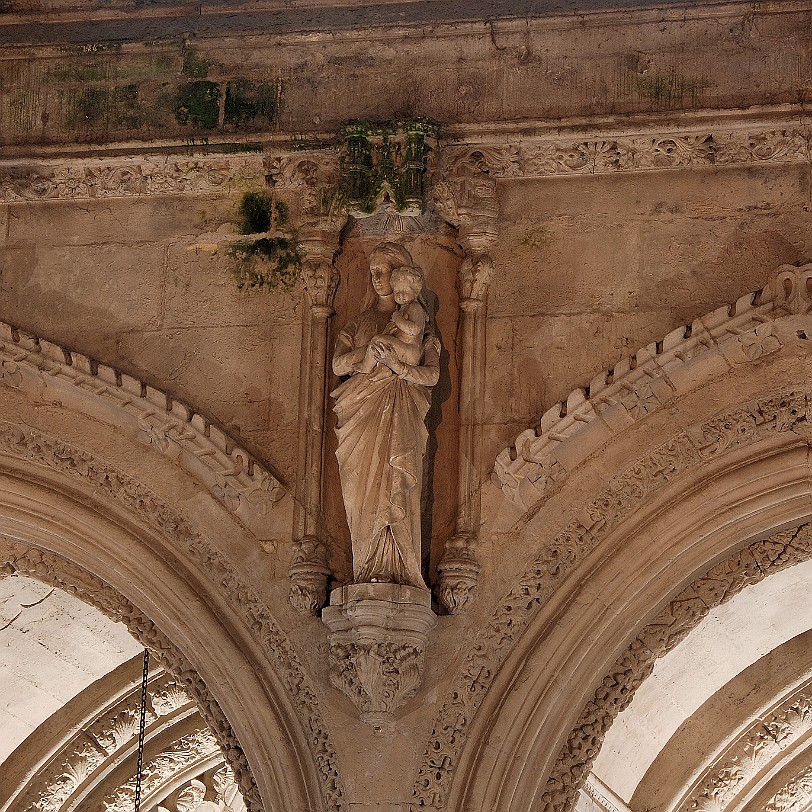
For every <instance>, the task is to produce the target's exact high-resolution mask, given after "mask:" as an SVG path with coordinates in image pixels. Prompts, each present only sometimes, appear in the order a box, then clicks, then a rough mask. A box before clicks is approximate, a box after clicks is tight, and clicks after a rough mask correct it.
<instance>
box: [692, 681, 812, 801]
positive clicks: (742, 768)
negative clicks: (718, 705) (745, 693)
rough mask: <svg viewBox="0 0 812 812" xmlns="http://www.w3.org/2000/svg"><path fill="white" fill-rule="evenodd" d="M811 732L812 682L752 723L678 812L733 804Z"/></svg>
mask: <svg viewBox="0 0 812 812" xmlns="http://www.w3.org/2000/svg"><path fill="white" fill-rule="evenodd" d="M810 731H812V680H807V681H806V682H805V683H803V684H802V685H800V686H798V687H796V688H794V689H793V690H792V691H791V692H790V693H789V694H788V695H785V696H782V697H781V698H780V700H779V701H778V702H776V703H775V704H774V705H773V706H772V707H771V708H770V709H769V710H768V711H767V712H765V713H762V714H761V716H760V717H759V718H758V719H756V720H755V721H753V722H752V723H751V724H750V725H749V726H748V727H747V728H746V729H745V730H743V731H741V732H740V734H739V735H738V737H737V738H736V739H735V740H734V741H732V742H731V743H729V744H728V745H727V746H726V747H725V750H724V752H723V753H722V754H721V755H720V756H719V757H718V758H717V759H716V760H715V761H714V762H713V763H712V764H711V765H710V766H709V767H707V768H706V769H705V770H704V772H703V773H702V775H701V776H700V777H699V778H698V779H696V780H695V781H694V782H693V785H692V786H691V789H690V790H689V792H688V793H686V796H685V797H684V798H683V799H681V801H680V803H679V806H678V807H677V809H678V810H679V812H717V810H719V809H724V808H726V807H728V806H729V805H730V804H731V803H733V802H734V801H735V800H736V798H737V797H738V796H739V795H740V794H741V793H742V792H744V791H746V789H747V787H748V786H749V785H750V782H752V781H753V780H754V779H756V778H757V777H758V775H759V774H764V772H765V770H766V769H767V768H768V766H769V765H770V764H772V763H774V762H775V761H776V760H778V759H780V758H782V757H784V756H785V755H786V754H787V753H790V752H792V748H793V747H794V746H796V745H798V744H799V743H802V742H805V740H806V739H807V737H808V735H809V733H810Z"/></svg>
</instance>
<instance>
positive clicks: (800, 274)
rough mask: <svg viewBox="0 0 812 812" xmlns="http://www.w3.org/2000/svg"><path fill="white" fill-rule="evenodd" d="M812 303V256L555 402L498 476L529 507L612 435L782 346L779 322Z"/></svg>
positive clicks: (499, 464) (501, 463) (503, 461)
mask: <svg viewBox="0 0 812 812" xmlns="http://www.w3.org/2000/svg"><path fill="white" fill-rule="evenodd" d="M810 311H812V264H808V265H804V266H803V267H800V268H799V267H796V266H794V265H782V266H781V267H780V268H778V269H777V270H776V271H775V273H774V274H773V275H772V276H771V278H770V280H769V281H768V283H767V284H766V285H765V286H764V287H763V288H762V289H761V290H757V291H754V292H753V293H749V294H746V295H744V296H742V297H740V298H739V299H738V300H737V301H736V302H734V303H733V304H731V305H724V306H722V307H719V308H717V309H716V310H714V311H713V312H711V313H707V314H706V315H704V316H702V317H700V318H698V319H695V320H694V321H693V322H692V323H691V324H688V325H685V326H684V327H680V328H678V329H676V330H673V331H671V332H670V333H669V334H668V335H667V336H665V337H664V338H663V339H662V340H661V341H657V342H654V343H652V344H649V345H647V346H645V347H641V348H640V349H639V350H638V351H637V352H636V353H635V354H634V355H631V356H629V357H627V358H623V359H621V360H620V361H619V362H618V363H617V364H616V365H615V367H614V368H613V369H610V370H609V371H603V372H601V373H600V374H598V375H596V376H595V377H594V378H593V379H592V381H591V382H590V383H589V385H588V386H587V387H585V388H579V389H575V390H574V391H573V392H571V393H570V395H569V396H568V397H567V399H566V400H565V401H562V402H561V403H557V404H555V405H554V406H552V407H551V408H550V409H548V410H547V411H546V412H545V413H544V414H543V415H542V417H541V420H540V421H539V425H538V427H537V428H530V429H526V430H525V431H523V432H522V433H521V434H520V435H519V436H518V437H517V438H516V439H515V440H514V442H513V445H512V447H511V448H507V449H504V450H503V451H502V452H501V453H500V454H499V455H498V456H497V458H496V461H495V465H494V480H495V482H497V484H498V486H499V487H501V489H502V491H503V493H504V494H505V496H506V497H507V498H508V499H510V500H511V501H512V502H513V503H514V504H515V505H517V506H518V507H519V508H521V509H522V510H523V511H527V510H529V509H532V508H533V507H535V506H538V505H539V504H540V503H541V502H543V501H544V499H546V498H547V497H548V496H549V495H550V493H552V492H554V491H556V490H560V489H561V488H563V487H564V486H565V482H566V479H567V477H568V476H569V475H570V474H571V472H572V471H573V470H574V469H575V468H577V467H578V465H580V463H581V462H582V461H583V460H585V459H586V458H587V457H589V455H590V454H592V453H593V452H595V451H597V450H598V449H599V448H600V447H601V446H602V445H603V444H604V443H606V442H607V441H608V440H610V439H612V438H613V437H616V436H617V435H619V434H621V433H625V432H629V431H633V430H634V429H635V428H636V427H637V426H638V425H639V424H640V423H641V421H643V420H645V419H646V418H647V417H648V416H649V415H650V414H652V413H654V412H656V411H659V410H662V409H667V408H670V407H671V406H672V405H673V404H674V403H675V402H676V401H677V400H678V399H679V398H680V397H681V396H682V395H683V394H685V393H686V392H688V391H692V390H696V389H697V388H699V387H700V386H701V385H702V384H703V383H707V382H710V381H713V380H714V379H716V378H718V377H719V376H720V375H724V374H726V373H727V372H728V370H730V369H732V368H735V367H736V366H740V365H743V364H752V363H759V362H761V361H762V359H764V358H765V357H767V356H770V355H773V354H774V353H778V352H781V350H782V349H783V346H784V340H783V339H782V338H781V337H780V336H779V335H778V334H777V332H776V327H775V325H776V323H777V322H780V321H784V320H785V319H786V317H788V316H808V314H809V313H810ZM809 326H812V321H809ZM801 334H803V337H804V339H806V338H810V339H812V332H811V333H809V334H808V336H807V333H806V332H804V331H803V330H802V331H799V334H798V337H799V338H800V337H801Z"/></svg>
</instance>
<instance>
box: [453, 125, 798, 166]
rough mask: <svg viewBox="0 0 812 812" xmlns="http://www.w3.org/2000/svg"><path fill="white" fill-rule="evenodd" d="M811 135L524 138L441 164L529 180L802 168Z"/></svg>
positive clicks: (470, 149)
mask: <svg viewBox="0 0 812 812" xmlns="http://www.w3.org/2000/svg"><path fill="white" fill-rule="evenodd" d="M811 145H812V134H810V131H809V128H808V127H806V126H804V125H803V124H799V123H797V122H787V123H786V124H785V125H780V126H775V125H772V126H769V125H768V126H759V125H752V126H751V127H749V128H744V129H742V128H741V127H736V128H730V129H726V128H724V127H718V128H714V129H713V130H703V131H699V132H696V131H694V132H690V131H682V132H680V131H674V132H670V133H668V132H665V133H653V134H650V135H642V134H640V135H635V134H630V135H618V136H605V135H604V136H601V135H597V136H595V137H591V138H577V137H571V136H570V137H566V136H538V137H532V136H531V137H525V138H522V139H520V140H519V142H518V143H509V144H504V143H503V144H495V143H492V142H485V143H482V144H476V145H466V146H462V145H460V146H449V147H447V149H446V155H447V158H446V160H447V161H448V165H449V166H450V167H454V166H455V164H456V163H457V162H460V161H463V162H464V161H470V160H471V157H472V156H475V157H476V159H477V160H479V161H481V162H482V164H483V166H484V167H485V168H486V169H487V171H488V173H489V174H490V175H491V176H492V177H496V178H533V177H539V178H540V177H550V176H571V175H601V174H608V173H613V172H624V171H641V170H663V169H678V168H682V167H704V166H730V165H735V164H765V163H805V162H807V161H809V160H810V155H812V146H811Z"/></svg>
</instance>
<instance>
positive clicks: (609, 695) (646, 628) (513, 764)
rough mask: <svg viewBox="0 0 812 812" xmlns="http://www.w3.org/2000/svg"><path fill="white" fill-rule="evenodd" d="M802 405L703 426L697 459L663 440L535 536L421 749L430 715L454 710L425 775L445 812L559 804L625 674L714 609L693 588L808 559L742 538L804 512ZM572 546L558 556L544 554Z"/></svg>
mask: <svg viewBox="0 0 812 812" xmlns="http://www.w3.org/2000/svg"><path fill="white" fill-rule="evenodd" d="M808 402H809V395H806V394H803V393H797V392H795V393H792V392H787V393H783V394H781V395H777V396H773V397H767V398H763V399H760V400H758V401H755V402H753V403H750V404H744V405H743V407H739V408H738V409H734V410H730V411H728V412H725V413H722V414H720V415H719V416H718V417H717V418H715V419H713V420H710V421H706V422H705V423H703V424H701V427H704V428H706V429H709V428H713V429H716V430H719V429H720V428H721V427H724V432H725V434H726V436H727V442H722V443H720V444H719V446H718V448H717V449H715V450H714V452H713V453H712V454H711V456H710V457H707V458H702V457H699V456H698V455H695V456H693V458H692V457H691V451H690V449H691V448H692V446H691V444H690V443H686V444H683V442H681V441H680V438H679V437H677V438H672V440H671V441H669V442H666V443H665V444H663V445H662V446H660V447H659V448H657V449H655V451H654V452H653V453H652V454H650V455H649V456H648V457H646V458H644V459H643V460H641V461H640V462H639V463H638V464H637V465H635V466H632V468H631V469H629V470H628V471H626V472H625V475H622V476H620V477H617V478H616V479H614V480H613V481H612V482H611V483H610V485H609V487H608V488H607V489H606V490H605V491H604V493H602V494H600V495H599V496H598V498H597V499H595V500H593V501H592V502H591V503H590V505H591V506H592V505H596V504H601V505H602V506H603V508H604V510H605V511H608V513H606V512H605V514H604V515H605V518H606V521H605V522H603V523H597V524H596V525H594V526H593V527H592V528H591V530H590V529H588V528H585V527H583V526H580V527H579V531H580V534H579V532H577V531H575V530H574V529H573V528H570V529H569V530H568V531H565V533H563V534H559V536H557V537H556V538H555V539H554V540H553V541H552V543H551V544H550V545H548V547H547V550H546V552H545V554H543V555H542V556H541V557H540V558H539V559H537V562H536V564H535V565H534V568H531V570H530V571H528V572H527V573H525V575H524V576H523V578H522V580H521V585H520V586H518V587H517V588H516V589H515V590H514V591H513V592H511V593H510V594H509V595H508V596H506V597H505V599H504V600H503V601H502V602H501V603H500V609H499V610H498V612H497V613H496V615H495V616H494V617H493V618H492V620H491V622H490V624H489V626H488V629H487V632H486V634H484V635H483V636H482V637H483V639H482V641H481V644H480V645H478V646H476V647H475V648H474V650H473V651H472V652H471V653H469V655H468V656H467V658H466V666H465V668H464V671H463V675H462V677H461V679H459V680H457V681H456V684H455V686H454V690H453V693H452V701H451V702H450V703H447V705H446V706H444V709H443V711H442V712H441V715H440V721H441V724H435V733H434V734H433V737H432V742H431V744H430V746H431V745H433V747H434V751H435V752H442V746H441V747H438V746H437V744H435V742H439V741H441V737H442V736H443V734H444V727H443V725H442V722H444V721H445V719H449V718H450V714H451V713H454V714H456V717H455V718H456V719H457V720H459V719H464V720H465V723H464V724H463V725H462V726H461V725H460V724H459V721H458V722H457V724H456V726H454V735H455V736H456V737H457V739H458V743H459V744H458V746H457V747H456V749H452V748H448V749H449V751H450V752H447V753H446V761H445V767H446V773H445V774H439V773H435V775H437V777H438V779H439V780H438V785H439V787H440V788H444V787H443V784H442V783H441V781H442V779H445V787H448V788H450V789H449V790H447V791H448V795H447V796H446V798H445V804H446V808H449V809H457V808H465V804H466V802H470V798H472V797H478V798H486V799H487V803H488V806H489V808H493V809H500V810H501V809H504V810H507V809H511V810H519V809H522V810H526V809H530V808H536V807H540V808H543V809H544V810H545V812H552V810H555V812H563V810H565V809H567V808H568V804H569V803H570V801H571V800H574V797H575V794H576V793H577V790H578V788H579V786H580V784H581V782H582V781H583V780H584V779H585V778H586V777H587V775H588V772H589V765H590V764H591V762H592V760H593V759H594V757H595V755H596V754H597V752H598V750H599V747H600V743H601V741H602V738H603V735H604V734H605V732H606V730H607V729H608V726H609V724H611V721H612V720H613V719H614V717H615V715H616V714H617V712H619V709H620V708H622V707H623V706H625V702H626V701H628V699H630V698H631V694H632V693H633V692H634V690H635V689H636V687H637V685H638V684H639V683H638V682H636V681H635V680H638V679H639V680H640V681H642V679H644V678H645V677H646V676H647V675H648V673H650V670H651V668H652V667H653V663H654V660H655V659H656V657H658V656H661V655H662V654H663V653H665V651H666V650H667V647H668V646H669V645H675V644H676V642H678V641H679V639H681V638H682V636H684V634H686V633H687V631H689V630H690V628H691V627H692V626H691V622H698V621H699V619H701V617H703V616H704V615H705V614H706V613H707V611H708V610H709V606H711V605H712V601H710V600H708V601H707V602H706V601H705V600H703V598H702V597H701V595H697V593H696V591H695V590H696V589H697V588H702V589H703V592H706V593H709V594H711V595H712V596H717V597H718V598H719V600H720V601H721V600H726V599H727V598H729V597H730V596H732V595H733V594H735V592H736V591H738V590H739V589H741V588H743V587H744V586H746V585H747V584H748V583H752V582H755V581H757V580H760V579H761V578H763V577H765V576H766V575H769V574H771V573H772V572H774V571H777V569H778V568H782V567H784V566H790V565H791V564H794V563H798V562H799V561H801V560H805V559H806V558H809V557H810V556H811V555H812V544H810V540H809V537H808V536H807V535H806V533H804V534H801V535H799V536H798V537H797V539H796V538H795V536H794V534H793V533H790V534H789V535H788V536H787V537H786V538H784V537H783V536H782V535H781V534H779V535H778V536H777V537H775V538H772V539H769V540H768V541H767V542H764V543H761V544H752V545H750V544H748V543H747V541H746V540H747V539H752V538H764V537H765V536H767V535H769V534H770V533H771V532H773V531H774V528H776V527H781V526H782V525H785V524H787V523H790V524H791V523H797V522H798V521H803V520H804V519H806V518H807V517H808V516H809V513H810V496H811V495H812V493H811V492H810V485H809V475H810V469H809V460H808V454H809V444H808V439H807V437H806V436H804V435H805V433H806V425H807V417H806V413H807V403H808ZM771 410H772V411H771ZM748 416H749V417H748ZM748 426H749V427H750V428H747V427H748ZM757 426H760V428H757ZM720 433H721V432H720ZM705 436H707V435H705ZM694 448H695V447H694ZM651 474H653V476H652V477H651V478H650V479H649V480H648V484H647V485H646V486H641V482H642V480H645V479H646V477H647V476H648V475H651ZM641 478H642V479H641ZM570 542H572V543H573V544H574V546H573V547H572V548H570V549H569V552H568V553H566V554H564V553H565V550H564V548H560V547H559V548H556V545H560V544H564V545H565V546H566V545H567V544H569V543H570ZM743 545H744V546H743ZM751 546H752V549H749V550H748V549H747V548H749V547H751ZM731 551H732V553H733V554H732V555H731ZM562 554H564V555H563V557H562ZM720 559H721V563H718V566H716V565H717V562H720ZM711 565H714V567H713V568H712V569H711V570H710V571H709V567H711ZM697 576H700V577H699V578H697ZM703 578H705V579H707V580H706V581H705V582H704V583H706V584H708V586H707V588H704V587H703V586H702V584H703ZM692 581H694V582H695V583H693V584H692ZM663 600H665V603H666V608H665V609H664V610H663ZM672 602H673V603H674V604H675V605H674V607H670V603H672ZM677 606H679V607H680V608H681V610H682V611H681V612H680V613H676V614H674V612H675V611H676V607H677ZM658 615H659V616H658ZM629 640H631V641H632V642H631V644H629ZM612 663H615V665H614V666H612ZM602 669H608V674H607V673H606V671H605V670H602ZM473 675H475V676H476V679H477V680H478V682H477V681H474V680H473V679H472V676H473ZM590 697H591V698H590ZM466 701H467V702H468V707H467V708H465V707H464V704H463V703H465V702H466ZM480 706H481V707H480ZM581 708H584V715H583V716H582V717H581V718H580V719H578V713H579V709H581ZM466 713H467V714H468V716H467V717H466V716H465V714H466ZM568 730H571V733H570V735H569V739H568V738H567V733H566V731H568ZM466 742H470V746H466ZM491 742H498V746H495V745H494V744H491ZM555 742H558V744H554V743H555ZM559 748H561V749H560V751H559ZM457 754H459V756H457ZM497 754H498V755H497ZM556 754H558V756H557V759H556ZM438 760H439V759H437V758H436V757H435V760H434V762H433V763H434V764H436V763H437V762H438ZM427 762H428V759H427V760H426V761H424V768H423V771H422V776H426V777H425V778H424V779H423V780H424V781H425V780H427V778H428V777H429V775H430V774H429V773H428V771H427V770H426V769H425V765H426V763H427ZM428 763H430V764H431V763H432V762H428ZM551 774H552V777H551V778H550V781H551V782H552V783H551V784H550V785H549V786H548V785H547V784H546V781H547V779H548V778H549V777H550V776H551ZM562 776H563V778H562ZM452 782H453V783H452ZM423 786H424V787H425V784H424V785H423ZM562 787H563V789H562ZM420 789H422V788H421V787H420V785H418V786H417V787H416V790H417V791H418V792H419V791H420Z"/></svg>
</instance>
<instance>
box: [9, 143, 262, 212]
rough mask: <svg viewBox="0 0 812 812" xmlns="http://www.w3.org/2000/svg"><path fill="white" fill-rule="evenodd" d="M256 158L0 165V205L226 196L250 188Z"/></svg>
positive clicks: (258, 174) (258, 165) (257, 169)
mask: <svg viewBox="0 0 812 812" xmlns="http://www.w3.org/2000/svg"><path fill="white" fill-rule="evenodd" d="M263 174H264V173H263V158H262V154H261V153H257V154H245V153H243V154H238V155H211V156H200V157H194V158H184V157H179V156H172V157H169V158H167V157H161V156H150V157H144V156H137V157H132V158H118V159H113V160H111V159H103V158H83V159H59V160H54V159H39V160H36V161H31V160H27V161H24V162H23V161H4V162H0V201H2V202H4V203H15V202H18V201H24V200H83V199H84V200H86V199H91V200H92V199H94V198H111V197H141V196H144V195H178V194H194V195H200V194H213V193H217V194H226V193H228V192H233V191H241V190H244V189H249V188H252V187H256V186H258V185H259V184H261V180H259V182H258V179H261V178H262V177H263Z"/></svg>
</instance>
